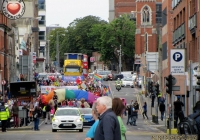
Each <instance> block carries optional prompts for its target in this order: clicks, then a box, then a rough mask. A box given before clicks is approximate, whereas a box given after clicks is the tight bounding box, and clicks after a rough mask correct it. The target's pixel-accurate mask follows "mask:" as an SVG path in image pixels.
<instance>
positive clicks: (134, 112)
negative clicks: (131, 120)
mask: <svg viewBox="0 0 200 140" xmlns="http://www.w3.org/2000/svg"><path fill="white" fill-rule="evenodd" d="M133 108H134V107H133V106H130V111H131V116H136V115H137V112H136V111H133Z"/></svg>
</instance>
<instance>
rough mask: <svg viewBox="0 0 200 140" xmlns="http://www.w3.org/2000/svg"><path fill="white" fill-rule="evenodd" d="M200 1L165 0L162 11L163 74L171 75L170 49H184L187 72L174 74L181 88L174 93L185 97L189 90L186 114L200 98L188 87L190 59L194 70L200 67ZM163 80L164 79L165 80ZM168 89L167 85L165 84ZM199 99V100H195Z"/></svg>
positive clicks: (193, 78)
mask: <svg viewBox="0 0 200 140" xmlns="http://www.w3.org/2000/svg"><path fill="white" fill-rule="evenodd" d="M199 7H200V1H199V0H163V3H162V11H163V13H164V15H165V16H164V17H163V27H162V50H163V55H162V60H163V63H162V64H163V65H162V69H163V71H162V73H163V77H166V76H168V75H169V74H170V50H171V49H184V50H185V72H186V73H187V75H188V76H186V75H174V77H175V78H176V79H177V83H176V86H180V91H175V92H174V94H175V95H182V98H183V100H184V98H185V97H187V96H185V95H186V93H187V91H189V93H190V95H192V94H193V93H195V97H194V96H190V97H189V98H187V100H186V103H185V104H186V107H187V109H186V114H190V113H191V111H192V106H193V105H192V104H193V103H195V102H196V101H197V100H199V99H200V98H199V97H200V94H199V92H197V91H195V89H194V90H191V89H189V82H190V76H189V75H190V71H189V61H191V62H192V71H193V73H194V71H195V70H197V71H199V70H198V66H200V65H199V64H200V26H199V25H200V18H197V17H200V12H199V10H200V9H199ZM195 80H196V77H194V76H193V77H192V81H194V82H193V87H195V85H196V82H195ZM163 81H164V79H163ZM163 88H165V85H163ZM195 100H196V101H195Z"/></svg>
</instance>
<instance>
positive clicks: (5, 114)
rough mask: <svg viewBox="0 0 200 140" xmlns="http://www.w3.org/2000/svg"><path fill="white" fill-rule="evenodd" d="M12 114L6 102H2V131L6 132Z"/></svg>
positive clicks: (0, 110) (0, 112) (0, 113)
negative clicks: (5, 104)
mask: <svg viewBox="0 0 200 140" xmlns="http://www.w3.org/2000/svg"><path fill="white" fill-rule="evenodd" d="M9 116H10V113H9V110H8V108H6V107H5V106H4V102H0V121H1V131H2V132H6V127H7V126H6V125H7V120H8V118H9Z"/></svg>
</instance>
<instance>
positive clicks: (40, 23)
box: [39, 16, 46, 25]
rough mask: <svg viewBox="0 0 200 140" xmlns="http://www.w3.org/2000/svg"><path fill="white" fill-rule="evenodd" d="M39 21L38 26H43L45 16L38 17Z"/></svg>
mask: <svg viewBox="0 0 200 140" xmlns="http://www.w3.org/2000/svg"><path fill="white" fill-rule="evenodd" d="M40 17H41V20H39V25H45V24H46V20H45V16H40Z"/></svg>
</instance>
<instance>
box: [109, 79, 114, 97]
mask: <svg viewBox="0 0 200 140" xmlns="http://www.w3.org/2000/svg"><path fill="white" fill-rule="evenodd" d="M108 85H109V87H110V92H111V96H112V98H114V94H113V91H112V88H111V86H110V82H108Z"/></svg>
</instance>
